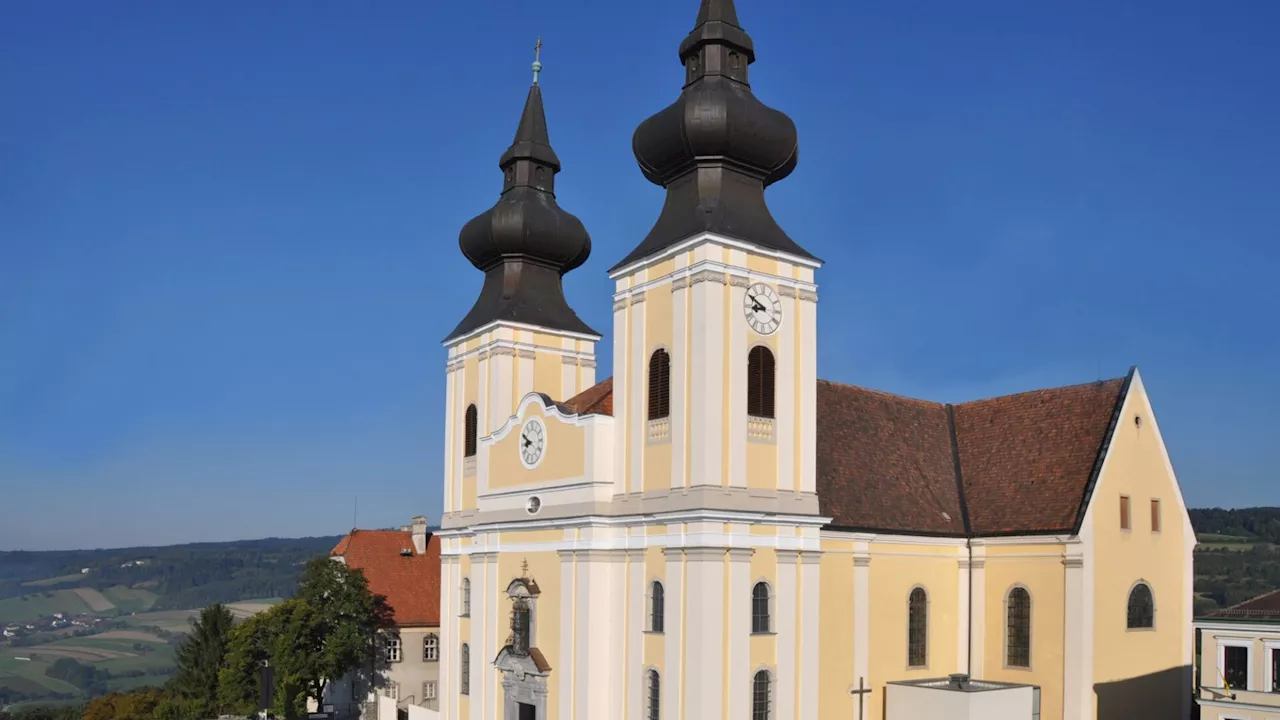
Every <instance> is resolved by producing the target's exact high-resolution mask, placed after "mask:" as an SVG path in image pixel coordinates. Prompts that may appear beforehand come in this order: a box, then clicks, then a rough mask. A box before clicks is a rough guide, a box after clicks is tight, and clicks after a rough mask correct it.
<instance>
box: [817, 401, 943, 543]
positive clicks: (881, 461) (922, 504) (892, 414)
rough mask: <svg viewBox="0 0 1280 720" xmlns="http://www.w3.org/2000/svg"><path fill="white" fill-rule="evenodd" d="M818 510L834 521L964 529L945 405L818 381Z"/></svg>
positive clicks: (864, 526) (936, 530) (911, 529)
mask: <svg viewBox="0 0 1280 720" xmlns="http://www.w3.org/2000/svg"><path fill="white" fill-rule="evenodd" d="M817 405H818V432H817V438H818V451H817V463H818V466H817V489H818V507H819V511H820V512H821V513H822V514H823V515H826V516H828V517H830V518H832V521H831V524H832V526H834V527H840V528H849V529H860V530H884V531H894V532H903V533H932V534H945V535H963V534H964V517H963V513H962V512H961V509H960V497H959V493H958V491H957V489H956V471H955V462H954V460H953V458H952V454H951V430H950V427H949V426H948V424H947V410H946V407H945V406H943V405H940V404H938V403H932V402H926V401H923V400H912V399H910V398H905V397H900V396H897V395H890V394H888V393H882V392H876V391H874V390H867V389H865V388H860V387H854V386H852V385H841V384H839V383H833V382H828V381H826V380H819V381H818V393H817Z"/></svg>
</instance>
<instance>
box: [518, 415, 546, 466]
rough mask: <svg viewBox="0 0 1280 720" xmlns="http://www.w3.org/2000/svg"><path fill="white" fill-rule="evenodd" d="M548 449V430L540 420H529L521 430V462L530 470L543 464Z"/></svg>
mask: <svg viewBox="0 0 1280 720" xmlns="http://www.w3.org/2000/svg"><path fill="white" fill-rule="evenodd" d="M546 449H547V428H546V426H544V425H543V424H542V421H541V420H539V419H538V418H536V417H535V418H529V419H528V420H527V421H525V424H524V427H522V428H520V462H522V463H524V466H525V467H526V468H528V469H530V470H532V469H534V468H535V467H537V466H538V463H540V462H542V455H543V452H544V451H545V450H546Z"/></svg>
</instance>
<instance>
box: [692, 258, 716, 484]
mask: <svg viewBox="0 0 1280 720" xmlns="http://www.w3.org/2000/svg"><path fill="white" fill-rule="evenodd" d="M689 283H690V289H689V297H690V298H691V300H692V303H693V317H692V327H691V328H690V330H691V333H690V334H691V342H690V344H691V348H690V353H689V368H690V372H689V375H690V388H689V389H690V393H689V397H690V408H689V410H690V412H689V431H688V433H687V435H688V436H689V453H690V455H691V459H692V463H691V465H690V467H691V471H692V477H690V478H689V485H690V486H696V485H720V484H722V481H723V475H722V468H721V458H722V457H723V447H724V445H723V441H724V434H723V433H724V431H723V428H724V420H725V418H724V403H723V399H724V382H725V380H724V351H725V347H724V345H725V335H724V283H725V277H724V274H723V273H721V272H718V271H711V270H700V271H698V272H696V273H694V274H693V276H692V277H690V278H689Z"/></svg>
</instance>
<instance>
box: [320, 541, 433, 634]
mask: <svg viewBox="0 0 1280 720" xmlns="http://www.w3.org/2000/svg"><path fill="white" fill-rule="evenodd" d="M404 548H409V549H413V534H412V533H411V532H408V531H403V530H352V531H351V533H350V534H348V535H347V536H346V537H344V538H342V540H340V541H338V544H337V545H336V546H335V547H334V548H333V550H332V551H331V552H330V553H329V554H330V555H331V556H334V557H342V558H343V559H344V560H345V561H346V563H347V566H348V567H352V568H359V569H360V570H363V571H364V576H365V578H366V579H367V580H368V581H369V589H370V590H371V591H372V592H374V593H375V594H378V595H384V596H386V598H387V603H388V604H389V605H390V606H391V608H392V610H393V611H394V613H395V619H396V624H397V625H401V626H405V625H439V624H440V540H439V539H438V538H436V537H435V536H434V535H432V534H431V533H427V547H426V552H424V553H422V554H414V555H410V556H407V557H406V556H404V555H401V554H400V551H401V550H402V549H404Z"/></svg>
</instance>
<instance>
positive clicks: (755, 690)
mask: <svg viewBox="0 0 1280 720" xmlns="http://www.w3.org/2000/svg"><path fill="white" fill-rule="evenodd" d="M771 679H772V678H770V677H769V671H768V670H760V671H758V672H756V676H755V679H754V680H752V681H751V720H769V718H770V716H771V715H770V713H771V711H772V710H773V698H772V697H771V696H770V691H771V690H772V687H771V685H772V683H771V682H770V680H771Z"/></svg>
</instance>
